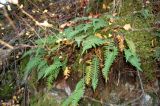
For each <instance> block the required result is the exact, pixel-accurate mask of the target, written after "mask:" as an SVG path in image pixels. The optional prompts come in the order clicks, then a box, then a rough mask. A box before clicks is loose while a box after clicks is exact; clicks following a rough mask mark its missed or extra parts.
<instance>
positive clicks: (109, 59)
mask: <svg viewBox="0 0 160 106" xmlns="http://www.w3.org/2000/svg"><path fill="white" fill-rule="evenodd" d="M105 49H106V50H105V53H104V56H105V64H104V65H105V66H104V68H103V69H102V73H103V76H104V78H105V80H106V82H107V80H108V74H109V69H110V67H111V65H112V63H113V62H114V60H115V59H116V56H117V55H118V49H117V47H115V46H111V47H105Z"/></svg>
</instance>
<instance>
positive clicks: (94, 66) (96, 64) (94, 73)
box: [91, 56, 99, 91]
mask: <svg viewBox="0 0 160 106" xmlns="http://www.w3.org/2000/svg"><path fill="white" fill-rule="evenodd" d="M91 70H92V87H93V90H94V91H95V89H96V88H97V85H98V73H99V59H98V57H97V56H95V57H94V58H93V60H92V65H91Z"/></svg>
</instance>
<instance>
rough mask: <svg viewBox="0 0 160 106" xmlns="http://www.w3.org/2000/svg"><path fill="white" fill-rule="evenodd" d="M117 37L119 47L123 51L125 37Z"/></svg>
mask: <svg viewBox="0 0 160 106" xmlns="http://www.w3.org/2000/svg"><path fill="white" fill-rule="evenodd" d="M116 38H117V40H118V44H119V45H118V46H119V49H120V51H121V52H122V51H123V50H124V37H123V36H121V35H117V36H116Z"/></svg>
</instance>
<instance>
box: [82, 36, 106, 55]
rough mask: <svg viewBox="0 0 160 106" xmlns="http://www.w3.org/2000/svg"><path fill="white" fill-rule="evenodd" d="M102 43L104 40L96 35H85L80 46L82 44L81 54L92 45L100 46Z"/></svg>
mask: <svg viewBox="0 0 160 106" xmlns="http://www.w3.org/2000/svg"><path fill="white" fill-rule="evenodd" d="M103 43H105V41H104V40H102V39H100V38H98V37H96V36H89V37H87V38H86V39H85V40H84V41H83V42H82V46H83V51H82V54H83V53H84V52H85V51H86V50H88V49H90V48H92V47H96V45H97V46H100V45H102V44H103Z"/></svg>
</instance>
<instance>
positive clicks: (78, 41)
mask: <svg viewBox="0 0 160 106" xmlns="http://www.w3.org/2000/svg"><path fill="white" fill-rule="evenodd" d="M86 37H87V35H83V36H78V37H75V41H76V42H77V45H78V47H80V44H81V42H82V41H83V40H84V38H86Z"/></svg>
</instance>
